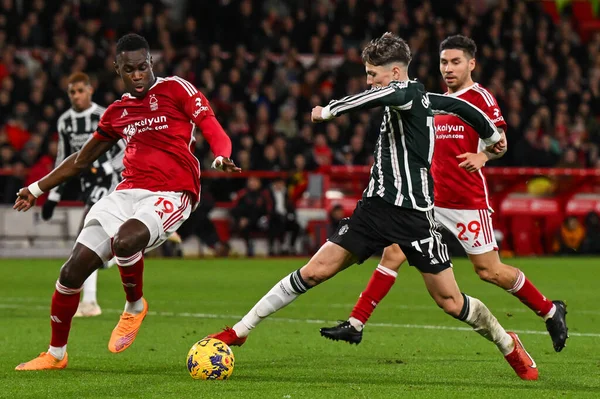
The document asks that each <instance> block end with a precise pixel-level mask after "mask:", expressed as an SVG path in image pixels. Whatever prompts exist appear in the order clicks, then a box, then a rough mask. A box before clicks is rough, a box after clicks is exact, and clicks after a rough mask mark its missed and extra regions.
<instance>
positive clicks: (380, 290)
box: [350, 265, 398, 324]
mask: <svg viewBox="0 0 600 399" xmlns="http://www.w3.org/2000/svg"><path fill="white" fill-rule="evenodd" d="M397 275H398V273H396V272H395V271H393V270H390V269H388V268H387V267H384V266H381V265H379V266H377V269H375V271H374V272H373V275H372V276H371V280H369V284H367V288H366V289H365V290H364V291H363V292H362V293H361V294H360V297H359V298H358V302H356V305H354V309H352V313H350V317H354V318H356V319H358V320H360V321H361V323H363V324H366V323H367V321H368V320H369V317H371V314H372V313H373V311H374V310H375V307H376V306H377V304H378V303H379V302H380V301H381V300H382V299H383V298H384V297H385V296H386V295H387V293H388V292H389V291H390V288H392V285H394V282H395V281H396V276H397Z"/></svg>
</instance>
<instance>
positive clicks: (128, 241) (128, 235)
mask: <svg viewBox="0 0 600 399" xmlns="http://www.w3.org/2000/svg"><path fill="white" fill-rule="evenodd" d="M149 241H150V231H149V230H148V227H146V225H145V224H144V223H142V222H141V221H140V220H138V219H129V220H128V221H126V222H125V223H123V225H122V226H121V227H120V228H119V230H118V231H117V234H115V236H114V237H113V242H112V248H113V251H114V254H115V257H116V260H117V265H118V266H119V273H120V274H121V281H122V283H123V288H124V289H125V296H126V298H127V301H126V303H125V310H124V311H123V313H122V314H121V318H120V320H119V323H118V324H117V326H116V327H115V328H114V330H113V332H112V334H111V336H110V341H109V342H108V350H110V351H111V352H113V353H119V352H122V351H124V350H125V349H127V348H129V346H130V345H131V344H132V343H133V341H134V340H135V337H136V336H137V333H138V331H139V329H140V326H141V325H142V321H143V320H144V318H145V317H146V314H148V303H147V302H146V300H145V299H144V298H143V291H142V288H143V281H144V280H143V275H144V254H143V251H144V249H145V248H146V247H147V246H148V242H149Z"/></svg>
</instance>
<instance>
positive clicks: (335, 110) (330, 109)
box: [311, 82, 412, 123]
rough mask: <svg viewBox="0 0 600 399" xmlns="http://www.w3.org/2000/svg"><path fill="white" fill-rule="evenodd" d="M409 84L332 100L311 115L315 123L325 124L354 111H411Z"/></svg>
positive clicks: (398, 84)
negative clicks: (374, 109)
mask: <svg viewBox="0 0 600 399" xmlns="http://www.w3.org/2000/svg"><path fill="white" fill-rule="evenodd" d="M409 84H410V83H408V82H393V83H391V84H390V85H388V86H384V87H376V88H373V89H371V90H367V91H364V92H362V93H358V94H354V95H352V96H346V97H344V98H341V99H339V100H332V101H330V102H329V104H328V105H327V106H325V107H320V106H319V107H315V108H313V110H312V113H311V120H312V121H313V122H315V123H316V122H323V121H327V120H329V119H333V118H335V117H337V116H339V115H342V114H346V113H349V112H352V111H359V110H362V109H369V108H375V107H380V106H383V105H389V106H393V107H396V108H398V109H401V110H406V109H410V107H411V105H412V98H411V97H412V96H411V94H410V91H409Z"/></svg>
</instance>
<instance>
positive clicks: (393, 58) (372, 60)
mask: <svg viewBox="0 0 600 399" xmlns="http://www.w3.org/2000/svg"><path fill="white" fill-rule="evenodd" d="M411 59H412V56H411V54H410V47H408V43H406V41H405V40H404V39H402V38H400V37H399V36H396V35H394V34H393V33H391V32H386V33H384V34H383V35H382V36H381V37H380V38H377V39H373V40H371V42H370V43H369V44H368V45H367V47H365V49H364V50H363V52H362V60H363V62H365V63H367V62H368V63H369V64H371V65H375V66H379V65H387V64H389V63H392V62H400V63H402V64H405V65H406V66H408V64H410V61H411Z"/></svg>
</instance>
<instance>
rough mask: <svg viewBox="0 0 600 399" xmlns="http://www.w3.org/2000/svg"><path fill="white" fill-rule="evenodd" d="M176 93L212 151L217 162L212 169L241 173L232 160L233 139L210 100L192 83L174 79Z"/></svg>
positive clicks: (183, 108) (214, 162)
mask: <svg viewBox="0 0 600 399" xmlns="http://www.w3.org/2000/svg"><path fill="white" fill-rule="evenodd" d="M171 82H173V90H174V93H175V95H176V97H177V99H178V101H179V103H180V104H181V109H182V111H183V112H184V113H185V114H186V115H187V116H188V117H189V118H190V120H192V121H193V122H194V123H195V124H196V126H198V128H200V132H201V133H202V136H204V138H205V139H206V142H207V143H208V145H209V146H210V149H211V150H212V152H213V154H214V156H215V160H214V161H213V163H212V168H214V169H218V170H222V171H224V172H230V173H231V172H241V171H242V169H241V168H238V167H237V166H235V163H234V162H233V160H231V158H230V157H231V139H230V138H229V136H228V135H227V133H225V130H223V127H222V126H221V124H220V123H219V121H218V120H217V118H216V117H215V113H214V112H213V110H212V108H211V107H210V105H209V103H208V100H207V99H206V97H204V94H202V93H201V92H200V91H198V89H196V87H194V86H193V85H192V84H191V83H190V82H188V81H186V80H184V79H181V78H179V77H173V78H172V80H171Z"/></svg>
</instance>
